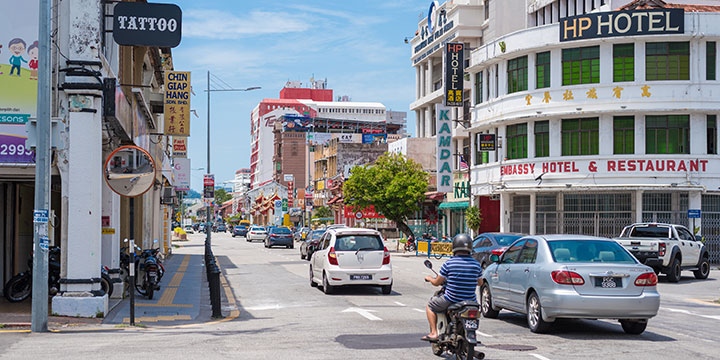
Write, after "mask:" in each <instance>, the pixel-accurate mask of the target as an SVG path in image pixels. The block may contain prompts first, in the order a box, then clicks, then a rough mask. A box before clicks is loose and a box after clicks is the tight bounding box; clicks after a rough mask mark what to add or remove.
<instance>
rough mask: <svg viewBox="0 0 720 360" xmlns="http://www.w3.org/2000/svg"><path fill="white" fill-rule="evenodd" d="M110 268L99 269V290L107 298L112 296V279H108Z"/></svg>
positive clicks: (102, 267)
mask: <svg viewBox="0 0 720 360" xmlns="http://www.w3.org/2000/svg"><path fill="white" fill-rule="evenodd" d="M109 270H110V268H108V267H107V266H101V267H100V290H102V292H103V293H104V294H107V296H108V297H110V296H112V293H113V286H112V279H110V272H109Z"/></svg>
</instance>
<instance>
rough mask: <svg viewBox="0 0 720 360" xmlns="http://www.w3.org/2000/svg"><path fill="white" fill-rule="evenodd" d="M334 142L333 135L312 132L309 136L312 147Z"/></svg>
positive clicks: (308, 141) (308, 140) (308, 139)
mask: <svg viewBox="0 0 720 360" xmlns="http://www.w3.org/2000/svg"><path fill="white" fill-rule="evenodd" d="M330 140H332V134H331V133H318V132H311V133H308V134H307V143H308V144H310V145H327V144H328V143H329V142H330Z"/></svg>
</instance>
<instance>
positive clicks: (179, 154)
mask: <svg viewBox="0 0 720 360" xmlns="http://www.w3.org/2000/svg"><path fill="white" fill-rule="evenodd" d="M172 144H173V157H174V158H186V157H187V138H186V137H184V136H173V138H172Z"/></svg>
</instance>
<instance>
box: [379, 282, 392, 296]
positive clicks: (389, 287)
mask: <svg viewBox="0 0 720 360" xmlns="http://www.w3.org/2000/svg"><path fill="white" fill-rule="evenodd" d="M380 288H381V289H382V293H383V295H390V294H391V293H392V283H390V285H383V286H381V287H380Z"/></svg>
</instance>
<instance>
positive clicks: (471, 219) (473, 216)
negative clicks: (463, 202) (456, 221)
mask: <svg viewBox="0 0 720 360" xmlns="http://www.w3.org/2000/svg"><path fill="white" fill-rule="evenodd" d="M483 220H484V219H483V217H482V209H480V208H479V207H475V206H472V207H469V208H467V210H465V223H466V224H467V226H468V227H469V228H470V229H472V230H473V231H476V232H477V231H478V229H480V225H481V224H482V222H483Z"/></svg>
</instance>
